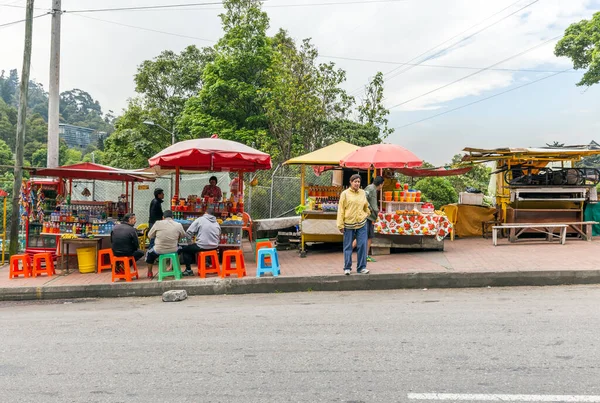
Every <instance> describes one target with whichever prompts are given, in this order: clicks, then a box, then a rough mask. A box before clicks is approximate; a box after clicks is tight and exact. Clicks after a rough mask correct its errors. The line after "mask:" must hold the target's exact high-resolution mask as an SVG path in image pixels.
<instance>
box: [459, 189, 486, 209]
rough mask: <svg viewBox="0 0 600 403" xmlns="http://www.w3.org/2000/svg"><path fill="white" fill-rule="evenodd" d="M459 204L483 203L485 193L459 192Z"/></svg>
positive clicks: (477, 204)
mask: <svg viewBox="0 0 600 403" xmlns="http://www.w3.org/2000/svg"><path fill="white" fill-rule="evenodd" d="M458 204H474V205H476V206H481V205H483V193H467V192H460V193H459V194H458Z"/></svg>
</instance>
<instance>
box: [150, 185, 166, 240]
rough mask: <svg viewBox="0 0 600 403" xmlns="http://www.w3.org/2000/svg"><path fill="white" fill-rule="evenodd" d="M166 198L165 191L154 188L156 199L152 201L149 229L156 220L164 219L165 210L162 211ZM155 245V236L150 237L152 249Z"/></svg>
mask: <svg viewBox="0 0 600 403" xmlns="http://www.w3.org/2000/svg"><path fill="white" fill-rule="evenodd" d="M164 198H165V192H164V191H163V190H162V189H161V188H156V189H154V199H152V201H151V202H150V214H149V215H148V231H150V230H151V229H152V226H153V225H154V223H155V222H157V221H160V220H162V218H163V211H162V206H161V204H162V202H163V199H164ZM153 246H154V238H151V239H150V247H149V249H152V247H153Z"/></svg>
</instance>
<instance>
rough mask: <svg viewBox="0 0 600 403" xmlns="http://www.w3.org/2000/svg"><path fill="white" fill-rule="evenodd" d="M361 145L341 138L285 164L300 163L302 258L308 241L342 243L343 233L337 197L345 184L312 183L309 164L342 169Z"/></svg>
mask: <svg viewBox="0 0 600 403" xmlns="http://www.w3.org/2000/svg"><path fill="white" fill-rule="evenodd" d="M359 148H360V147H358V146H355V145H353V144H349V143H346V142H345V141H339V142H337V143H335V144H331V145H329V146H327V147H324V148H321V149H319V150H316V151H313V152H311V153H308V154H305V155H301V156H299V157H295V158H292V159H290V160H288V161H286V162H285V165H300V178H301V180H300V206H299V208H298V209H297V213H299V214H300V228H301V239H300V257H306V248H305V247H306V243H307V242H338V243H341V242H342V239H343V236H342V235H341V234H340V231H339V229H338V228H337V225H336V220H337V200H339V194H340V193H341V191H342V190H343V186H312V185H311V186H308V185H307V184H306V165H309V166H313V167H316V169H317V170H320V171H322V170H323V169H335V168H337V169H338V170H340V169H341V168H340V166H339V164H340V160H341V159H342V158H343V157H345V156H346V155H348V154H349V153H351V152H353V151H355V150H357V149H359Z"/></svg>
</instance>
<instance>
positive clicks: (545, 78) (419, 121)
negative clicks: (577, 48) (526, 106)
mask: <svg viewBox="0 0 600 403" xmlns="http://www.w3.org/2000/svg"><path fill="white" fill-rule="evenodd" d="M569 70H572V69H567V70H563V71H559V72H558V73H554V74H550V75H549V76H546V77H542V78H539V79H537V80H534V81H530V82H528V83H525V84H522V85H519V86H518V87H514V88H511V89H508V90H506V91H502V92H499V93H497V94H494V95H490V96H489V97H485V98H482V99H478V100H477V101H473V102H471V103H468V104H465V105H462V106H458V107H456V108H452V109H449V110H447V111H444V112H441V113H438V114H436V115H433V116H429V117H426V118H424V119H420V120H417V121H415V122H411V123H407V124H405V125H403V126H399V127H396V128H394V129H397V130H399V129H404V128H405V127H408V126H412V125H416V124H417V123H421V122H425V121H426V120H430V119H434V118H437V117H438V116H442V115H445V114H447V113H450V112H454V111H457V110H459V109H463V108H466V107H467V106H471V105H475V104H478V103H480V102H483V101H487V100H488V99H492V98H495V97H499V96H500V95H504V94H506V93H508V92H512V91H516V90H518V89H520V88H523V87H527V86H528V85H531V84H535V83H539V82H540V81H543V80H547V79H548V78H552V77H554V76H557V75H559V74H562V73H566V72H567V71H569Z"/></svg>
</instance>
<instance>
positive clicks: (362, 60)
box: [319, 55, 560, 73]
mask: <svg viewBox="0 0 600 403" xmlns="http://www.w3.org/2000/svg"><path fill="white" fill-rule="evenodd" d="M319 57H322V58H325V59H341V60H351V61H357V62H367V63H379V64H394V65H399V66H415V67H435V68H444V69H458V70H482V69H485V67H469V66H448V65H443V64H423V63H407V62H393V61H389V60H373V59H359V58H355V57H345V56H330V55H319ZM487 70H491V71H512V72H515V73H521V72H524V73H558V72H559V71H560V70H537V69H502V68H488V69H487Z"/></svg>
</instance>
